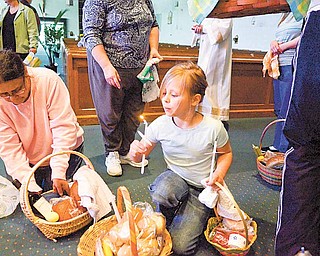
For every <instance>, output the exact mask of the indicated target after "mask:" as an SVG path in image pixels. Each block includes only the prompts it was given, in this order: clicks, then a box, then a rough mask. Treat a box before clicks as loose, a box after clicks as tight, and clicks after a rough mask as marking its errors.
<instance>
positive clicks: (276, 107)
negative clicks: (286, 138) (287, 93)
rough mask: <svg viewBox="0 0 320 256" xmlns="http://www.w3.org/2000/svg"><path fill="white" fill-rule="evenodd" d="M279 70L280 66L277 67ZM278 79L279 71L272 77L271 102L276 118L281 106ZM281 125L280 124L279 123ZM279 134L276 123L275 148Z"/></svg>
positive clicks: (278, 141) (279, 129) (278, 127)
mask: <svg viewBox="0 0 320 256" xmlns="http://www.w3.org/2000/svg"><path fill="white" fill-rule="evenodd" d="M279 69H280V71H281V67H279ZM280 81H281V72H280V76H279V78H278V79H273V104H274V107H273V108H274V114H275V115H276V117H277V119H279V116H280V108H281V97H280ZM280 125H282V124H280ZM280 136H281V127H280V126H277V125H276V129H275V132H274V138H273V144H272V146H274V147H275V148H277V146H278V145H279V144H280Z"/></svg>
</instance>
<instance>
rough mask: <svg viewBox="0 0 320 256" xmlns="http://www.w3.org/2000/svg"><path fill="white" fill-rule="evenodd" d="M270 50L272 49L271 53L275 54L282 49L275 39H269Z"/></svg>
mask: <svg viewBox="0 0 320 256" xmlns="http://www.w3.org/2000/svg"><path fill="white" fill-rule="evenodd" d="M270 50H271V51H272V53H273V55H277V54H281V53H282V49H281V47H280V44H279V43H278V42H277V41H275V40H273V41H271V43H270Z"/></svg>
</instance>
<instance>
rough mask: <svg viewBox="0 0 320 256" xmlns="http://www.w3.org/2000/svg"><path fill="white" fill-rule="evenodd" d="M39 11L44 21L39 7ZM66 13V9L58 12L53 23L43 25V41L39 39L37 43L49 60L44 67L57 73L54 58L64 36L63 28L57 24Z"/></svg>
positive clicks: (58, 53)
mask: <svg viewBox="0 0 320 256" xmlns="http://www.w3.org/2000/svg"><path fill="white" fill-rule="evenodd" d="M39 9H40V11H41V13H42V20H43V21H44V17H45V14H44V11H43V9H42V8H41V6H40V5H39ZM67 11H68V9H64V10H60V11H59V13H58V14H57V16H56V17H55V19H54V21H53V23H51V24H45V23H44V24H45V25H44V28H43V31H44V40H40V39H39V43H40V44H41V45H42V47H43V49H44V51H45V53H46V55H47V57H48V60H49V64H48V65H45V67H47V68H50V69H52V70H54V71H55V72H57V66H58V64H57V63H56V58H59V55H60V48H61V38H62V37H63V36H64V27H62V26H58V23H59V21H60V20H61V18H62V16H63V15H64V14H65V13H66V12H67Z"/></svg>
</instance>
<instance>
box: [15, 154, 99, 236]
mask: <svg viewBox="0 0 320 256" xmlns="http://www.w3.org/2000/svg"><path fill="white" fill-rule="evenodd" d="M62 154H75V155H78V156H80V157H81V158H82V159H83V160H84V162H85V163H86V165H87V166H88V167H89V168H90V169H91V170H94V168H93V165H92V163H91V161H90V160H89V159H88V158H87V157H86V156H85V155H83V154H82V153H80V152H77V151H62V152H58V153H54V154H50V155H48V156H46V157H44V158H42V159H41V160H40V161H39V162H38V163H37V164H36V165H34V166H33V167H32V172H31V173H30V175H29V177H27V178H26V179H25V180H24V182H23V183H22V185H21V188H20V205H21V209H22V211H23V213H24V214H25V216H26V217H27V218H28V219H29V220H30V221H31V222H32V223H33V224H34V225H35V226H36V227H37V228H38V229H39V230H40V231H41V232H42V233H43V234H44V235H45V236H46V237H47V238H48V239H50V240H53V241H55V242H56V241H57V240H56V238H59V237H64V236H67V235H70V234H72V233H74V232H76V231H78V230H79V229H81V228H83V227H85V226H87V225H88V224H89V223H90V222H91V221H92V218H91V216H90V214H89V212H88V211H86V212H84V213H82V214H80V215H78V216H76V217H73V218H71V219H69V220H64V221H58V222H49V221H47V220H45V219H42V218H40V217H38V216H36V215H35V214H34V212H33V211H32V208H31V205H30V202H29V191H28V185H29V183H30V180H31V177H32V176H33V174H34V173H35V171H36V170H37V169H38V168H39V167H40V166H41V164H43V163H44V162H46V161H48V160H49V159H50V158H52V157H54V156H57V155H62ZM50 192H52V190H51V191H48V192H46V193H50ZM46 193H44V194H46Z"/></svg>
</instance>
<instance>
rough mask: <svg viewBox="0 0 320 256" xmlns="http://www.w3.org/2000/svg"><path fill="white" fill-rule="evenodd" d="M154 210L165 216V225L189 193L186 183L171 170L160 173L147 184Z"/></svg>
mask: <svg viewBox="0 0 320 256" xmlns="http://www.w3.org/2000/svg"><path fill="white" fill-rule="evenodd" d="M149 191H150V195H151V198H152V201H153V202H154V203H155V205H156V210H157V211H159V212H161V213H162V214H163V215H164V216H165V217H166V225H167V227H168V226H169V225H170V224H171V221H172V219H173V217H174V214H175V212H176V211H177V209H178V207H179V206H180V205H181V203H182V201H183V200H184V199H185V198H187V195H188V193H189V186H188V184H187V183H186V182H185V181H184V180H183V179H182V178H181V177H180V176H179V175H177V174H175V173H174V172H173V171H171V170H167V171H165V172H163V173H161V174H160V175H159V176H158V177H157V178H156V179H155V180H154V182H153V183H152V184H150V186H149Z"/></svg>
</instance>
